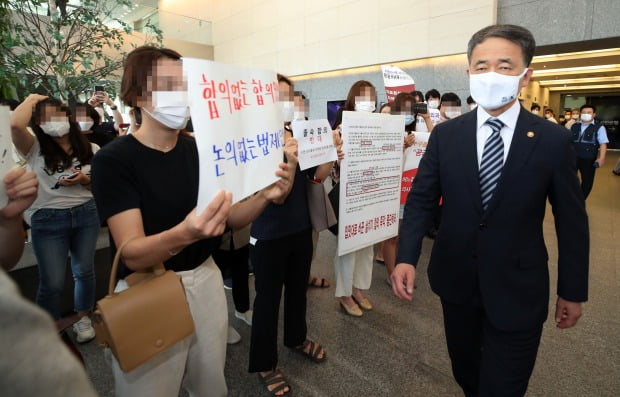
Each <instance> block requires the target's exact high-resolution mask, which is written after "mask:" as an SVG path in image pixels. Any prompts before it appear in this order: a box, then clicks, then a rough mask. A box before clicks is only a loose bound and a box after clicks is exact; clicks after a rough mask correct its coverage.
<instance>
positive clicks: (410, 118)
mask: <svg viewBox="0 0 620 397" xmlns="http://www.w3.org/2000/svg"><path fill="white" fill-rule="evenodd" d="M413 120H414V118H413V115H412V114H406V115H405V125H411V124H412V123H413Z"/></svg>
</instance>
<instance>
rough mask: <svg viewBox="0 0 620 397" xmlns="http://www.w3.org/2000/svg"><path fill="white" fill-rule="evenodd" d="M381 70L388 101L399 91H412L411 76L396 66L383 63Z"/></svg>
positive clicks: (413, 83)
mask: <svg viewBox="0 0 620 397" xmlns="http://www.w3.org/2000/svg"><path fill="white" fill-rule="evenodd" d="M381 71H382V73H383V85H384V86H385V94H386V96H387V101H388V102H393V101H394V98H396V95H398V94H400V93H401V92H406V93H412V92H413V91H414V90H415V82H414V81H413V78H412V77H411V76H410V75H409V74H408V73H407V72H405V71H404V70H402V69H401V68H399V67H398V66H392V65H383V66H381Z"/></svg>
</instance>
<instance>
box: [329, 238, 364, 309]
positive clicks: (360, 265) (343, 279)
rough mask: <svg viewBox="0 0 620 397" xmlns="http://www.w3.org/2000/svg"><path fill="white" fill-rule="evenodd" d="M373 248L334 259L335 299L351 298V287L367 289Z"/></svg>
mask: <svg viewBox="0 0 620 397" xmlns="http://www.w3.org/2000/svg"><path fill="white" fill-rule="evenodd" d="M373 257H374V251H373V246H372V245H371V246H370V247H366V248H362V249H359V250H357V251H354V252H351V253H348V254H345V255H343V256H338V255H337V254H336V257H335V258H334V267H335V268H336V269H335V270H336V297H338V298H339V297H341V296H351V294H352V293H353V287H355V288H358V289H369V288H370V283H371V282H372V265H373V261H374V258H373Z"/></svg>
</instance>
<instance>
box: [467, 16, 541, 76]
mask: <svg viewBox="0 0 620 397" xmlns="http://www.w3.org/2000/svg"><path fill="white" fill-rule="evenodd" d="M490 37H499V38H501V39H506V40H508V41H511V42H513V43H515V44H517V45H518V46H519V47H521V52H522V53H523V63H525V66H530V63H531V62H532V58H533V57H534V50H536V40H534V36H533V35H532V32H530V31H529V30H527V29H526V28H524V27H523V26H517V25H491V26H487V27H486V28H484V29H482V30H479V31H477V32H476V33H474V35H473V36H471V39H469V43H468V44H467V60H468V62H469V63H471V54H472V52H473V51H474V48H475V47H476V46H477V45H478V44H480V43H482V42H483V41H485V40H486V39H488V38H490Z"/></svg>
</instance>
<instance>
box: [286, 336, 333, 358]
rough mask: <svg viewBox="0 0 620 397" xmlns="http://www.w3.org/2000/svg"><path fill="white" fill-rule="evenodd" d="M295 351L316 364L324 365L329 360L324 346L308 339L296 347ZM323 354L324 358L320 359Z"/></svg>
mask: <svg viewBox="0 0 620 397" xmlns="http://www.w3.org/2000/svg"><path fill="white" fill-rule="evenodd" d="M294 349H295V351H296V352H298V353H299V354H302V355H304V356H305V357H307V358H309V359H310V360H312V361H314V362H315V363H322V362H323V361H325V360H326V359H327V354H326V353H325V349H323V346H321V345H319V344H318V343H315V342H313V341H311V340H310V339H306V340H305V341H304V343H303V344H301V345H299V346H297V347H295V348H294ZM321 352H322V353H323V357H319V356H320V354H321Z"/></svg>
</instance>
